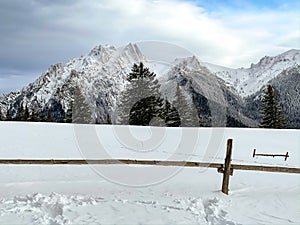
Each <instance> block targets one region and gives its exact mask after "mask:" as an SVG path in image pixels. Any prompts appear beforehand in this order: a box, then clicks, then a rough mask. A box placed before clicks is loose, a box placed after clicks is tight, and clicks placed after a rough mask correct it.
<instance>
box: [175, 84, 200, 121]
mask: <svg viewBox="0 0 300 225" xmlns="http://www.w3.org/2000/svg"><path fill="white" fill-rule="evenodd" d="M173 105H174V106H175V108H176V109H177V111H178V112H179V115H180V119H181V126H182V127H197V126H199V118H198V116H197V111H196V108H194V107H192V106H190V104H189V103H188V101H187V98H186V97H185V96H184V94H183V93H182V91H181V89H180V87H179V85H177V86H176V94H175V99H174V102H173Z"/></svg>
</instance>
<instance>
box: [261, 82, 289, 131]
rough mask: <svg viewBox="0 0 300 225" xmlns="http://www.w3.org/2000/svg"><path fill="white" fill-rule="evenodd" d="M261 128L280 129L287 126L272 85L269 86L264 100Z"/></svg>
mask: <svg viewBox="0 0 300 225" xmlns="http://www.w3.org/2000/svg"><path fill="white" fill-rule="evenodd" d="M261 107H262V120H261V124H260V127H263V128H276V129H280V128H283V127H284V126H285V120H284V116H283V113H282V110H281V107H280V105H279V103H278V99H277V96H276V94H275V91H274V88H273V87H272V85H270V84H268V85H267V87H266V90H265V93H264V96H263V99H262V106H261Z"/></svg>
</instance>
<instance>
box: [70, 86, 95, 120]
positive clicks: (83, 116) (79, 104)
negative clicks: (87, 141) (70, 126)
mask: <svg viewBox="0 0 300 225" xmlns="http://www.w3.org/2000/svg"><path fill="white" fill-rule="evenodd" d="M72 108H73V109H72V122H73V123H80V124H89V123H93V117H92V112H91V110H90V106H89V104H88V103H87V102H86V98H85V97H84V95H83V94H82V92H81V90H80V89H79V88H76V89H75V94H74V102H73V107H72Z"/></svg>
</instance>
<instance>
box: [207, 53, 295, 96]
mask: <svg viewBox="0 0 300 225" xmlns="http://www.w3.org/2000/svg"><path fill="white" fill-rule="evenodd" d="M205 65H206V66H207V68H208V69H209V70H210V71H211V72H213V73H214V74H215V75H216V76H218V77H220V78H222V79H223V80H224V81H225V82H226V84H227V85H228V86H232V87H234V88H235V89H236V91H237V92H238V93H239V94H240V95H241V96H242V97H247V96H250V95H251V94H254V93H255V92H257V91H259V90H260V89H261V88H262V87H263V86H264V85H265V84H267V83H268V82H269V81H270V80H272V79H273V78H275V77H277V76H278V75H279V74H280V73H281V72H282V71H284V70H287V69H291V68H293V67H296V66H297V65H300V50H295V49H292V50H290V51H287V52H284V53H282V54H280V55H278V56H274V57H270V56H265V57H263V58H262V59H261V60H260V61H259V62H258V63H256V64H253V63H252V64H251V66H250V68H239V69H231V68H226V67H222V66H217V65H213V64H210V63H205Z"/></svg>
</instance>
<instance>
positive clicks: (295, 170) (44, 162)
mask: <svg viewBox="0 0 300 225" xmlns="http://www.w3.org/2000/svg"><path fill="white" fill-rule="evenodd" d="M0 164H12V165H13V164H14V165H22V164H24V165H87V164H95V165H97V164H98V165H112V164H131V165H152V166H153V165H154V166H183V167H208V168H216V169H219V170H221V169H222V168H223V164H221V163H204V162H187V161H158V160H133V159H99V160H80V159H34V160H32V159H1V160H0ZM231 169H232V170H252V171H264V172H281V173H300V168H288V167H276V166H256V165H238V164H231Z"/></svg>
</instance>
